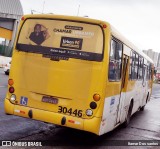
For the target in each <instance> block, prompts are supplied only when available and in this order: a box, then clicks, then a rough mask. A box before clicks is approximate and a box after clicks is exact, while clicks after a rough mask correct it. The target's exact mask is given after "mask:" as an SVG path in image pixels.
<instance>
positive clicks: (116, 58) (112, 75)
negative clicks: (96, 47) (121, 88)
mask: <svg viewBox="0 0 160 149" xmlns="http://www.w3.org/2000/svg"><path fill="white" fill-rule="evenodd" d="M121 65H122V44H121V43H120V42H118V41H115V40H111V49H110V58H109V72H108V78H109V80H110V81H118V80H120V78H121Z"/></svg>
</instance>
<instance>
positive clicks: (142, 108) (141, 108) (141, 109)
mask: <svg viewBox="0 0 160 149" xmlns="http://www.w3.org/2000/svg"><path fill="white" fill-rule="evenodd" d="M148 97H149V93H148V95H147V98H146V104H147V102H148ZM146 104H145V105H144V106H142V107H140V111H144V108H145V106H146Z"/></svg>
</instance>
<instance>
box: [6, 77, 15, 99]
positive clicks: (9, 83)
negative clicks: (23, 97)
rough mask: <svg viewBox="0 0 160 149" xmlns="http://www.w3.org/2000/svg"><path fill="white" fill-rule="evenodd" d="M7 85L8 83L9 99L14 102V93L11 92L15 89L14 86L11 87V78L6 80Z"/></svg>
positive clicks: (12, 83)
mask: <svg viewBox="0 0 160 149" xmlns="http://www.w3.org/2000/svg"><path fill="white" fill-rule="evenodd" d="M8 85H9V93H11V94H12V95H11V97H10V101H12V102H15V100H16V95H15V94H13V93H14V91H15V89H14V87H13V85H14V81H13V79H9V80H8Z"/></svg>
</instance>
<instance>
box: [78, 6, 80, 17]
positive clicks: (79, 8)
mask: <svg viewBox="0 0 160 149" xmlns="http://www.w3.org/2000/svg"><path fill="white" fill-rule="evenodd" d="M79 10H80V5H78V12H77V16H78V15H79Z"/></svg>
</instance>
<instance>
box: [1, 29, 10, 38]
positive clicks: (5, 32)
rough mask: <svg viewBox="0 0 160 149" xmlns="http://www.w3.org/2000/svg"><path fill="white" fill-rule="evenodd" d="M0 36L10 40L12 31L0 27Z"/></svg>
mask: <svg viewBox="0 0 160 149" xmlns="http://www.w3.org/2000/svg"><path fill="white" fill-rule="evenodd" d="M0 37H1V38H5V39H8V40H11V39H12V31H11V30H8V29H5V28H1V27H0Z"/></svg>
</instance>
